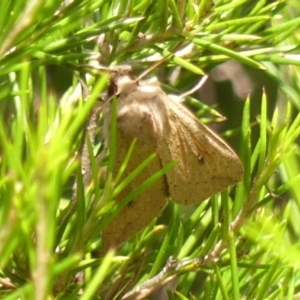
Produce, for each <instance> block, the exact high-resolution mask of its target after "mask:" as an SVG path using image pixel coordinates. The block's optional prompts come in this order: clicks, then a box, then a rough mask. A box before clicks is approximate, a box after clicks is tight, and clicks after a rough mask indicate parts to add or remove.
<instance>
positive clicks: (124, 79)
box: [109, 73, 138, 95]
mask: <svg viewBox="0 0 300 300" xmlns="http://www.w3.org/2000/svg"><path fill="white" fill-rule="evenodd" d="M110 81H111V84H110V90H109V93H111V92H113V94H112V95H120V94H123V95H128V94H131V93H133V92H134V91H136V89H137V86H138V82H137V80H136V79H135V77H134V76H133V75H132V74H129V73H128V74H122V75H120V74H113V75H112V76H111V80H110Z"/></svg>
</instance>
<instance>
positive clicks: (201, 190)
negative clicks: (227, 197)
mask: <svg viewBox="0 0 300 300" xmlns="http://www.w3.org/2000/svg"><path fill="white" fill-rule="evenodd" d="M112 81H113V84H114V85H115V86H116V88H117V93H116V95H117V101H118V102H117V137H116V140H117V153H116V161H115V167H114V172H115V173H114V175H116V173H117V172H118V170H119V168H120V166H121V165H122V163H123V161H124V158H125V155H126V153H127V151H128V148H129V147H130V145H131V143H132V141H133V140H134V139H136V145H135V147H134V150H133V153H132V156H131V157H130V161H129V164H128V166H127V168H126V170H125V172H124V174H123V178H125V177H127V176H128V174H130V173H131V172H132V171H133V170H135V169H136V168H137V167H138V166H139V165H140V164H141V162H142V161H144V160H145V159H146V158H147V157H149V156H150V155H151V154H153V153H156V156H155V158H154V160H152V161H151V163H150V164H149V165H148V166H147V167H146V168H145V169H144V170H143V171H142V172H141V173H140V174H139V175H138V176H137V177H136V178H135V179H134V180H133V181H132V182H131V183H130V184H129V185H128V186H127V187H126V188H125V189H124V190H123V191H122V192H121V193H120V194H119V195H118V196H117V198H116V199H115V200H116V201H120V200H122V199H123V198H124V197H125V196H126V195H127V194H128V193H129V192H130V191H131V190H133V189H134V188H136V187H138V186H139V185H141V184H142V183H143V182H144V181H145V180H146V179H148V178H149V177H151V176H152V175H153V174H154V173H156V172H158V171H159V170H160V169H162V167H163V166H165V165H167V164H169V163H170V162H172V161H178V163H177V165H176V166H175V167H174V168H173V169H172V170H171V171H169V172H167V173H166V175H165V176H163V177H162V178H160V179H159V180H158V181H156V182H155V183H154V184H153V185H152V186H151V187H150V188H148V189H147V190H145V191H144V192H143V193H142V194H140V195H139V196H137V197H136V198H135V199H134V200H133V201H131V202H130V203H129V204H128V205H127V206H125V207H124V208H123V209H122V210H121V212H120V213H119V214H118V215H117V217H116V218H115V219H114V220H113V221H112V222H111V223H110V224H109V225H108V226H107V227H106V228H105V230H104V232H103V235H102V240H103V248H104V249H108V248H111V247H116V246H118V245H120V244H121V243H122V242H124V241H126V240H127V239H128V238H130V237H132V236H133V235H135V234H136V233H137V232H138V231H140V230H141V229H143V228H145V227H146V226H147V225H148V224H149V223H150V222H151V221H152V220H153V219H154V218H155V217H157V216H158V215H159V214H160V213H161V211H162V210H163V208H164V207H165V205H166V203H167V200H168V198H169V197H170V198H171V199H172V200H173V201H175V202H177V203H179V204H184V205H188V204H197V203H200V202H202V201H203V200H205V199H207V198H209V197H211V196H213V195H215V194H217V193H219V192H221V191H223V190H225V189H226V188H227V187H228V186H229V185H234V184H235V183H237V182H238V181H240V180H241V178H242V176H243V166H242V164H241V162H240V160H239V158H238V157H237V155H236V154H235V153H234V152H233V150H231V149H230V147H229V146H228V145H227V144H226V143H225V142H224V141H223V140H221V139H220V138H219V137H218V136H217V135H216V134H215V133H213V132H212V131H211V130H210V129H208V128H207V127H206V126H204V125H203V124H202V123H201V122H200V121H199V120H198V119H197V118H196V117H195V116H194V115H193V114H192V113H191V112H190V111H189V110H188V109H187V108H185V107H184V106H183V105H182V104H180V103H179V102H177V101H175V100H174V99H173V98H172V97H169V96H168V95H166V94H165V93H164V92H163V90H162V89H161V88H160V86H159V85H158V84H156V83H151V82H150V81H149V82H144V83H143V82H137V81H136V80H134V79H133V78H132V76H131V74H130V73H128V72H127V73H126V72H125V74H124V73H123V74H121V73H119V74H116V75H114V76H113V79H112ZM110 125H111V107H110V104H108V105H105V109H104V124H103V131H104V136H105V137H106V144H107V146H109V138H108V137H109V132H110Z"/></svg>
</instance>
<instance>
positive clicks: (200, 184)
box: [158, 96, 243, 204]
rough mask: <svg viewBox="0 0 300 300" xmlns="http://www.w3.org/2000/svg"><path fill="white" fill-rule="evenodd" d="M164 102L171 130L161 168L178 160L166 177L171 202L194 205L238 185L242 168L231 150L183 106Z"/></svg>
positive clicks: (162, 148) (162, 152) (162, 149)
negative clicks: (166, 106)
mask: <svg viewBox="0 0 300 300" xmlns="http://www.w3.org/2000/svg"><path fill="white" fill-rule="evenodd" d="M165 97H167V96H165ZM165 101H168V102H169V110H168V119H169V120H170V124H171V126H170V127H169V130H170V131H169V132H168V134H166V135H165V137H164V139H163V141H161V143H160V144H159V149H158V153H159V156H160V158H161V160H162V162H163V164H164V163H166V162H167V161H169V160H170V159H179V164H178V165H177V166H176V167H175V168H174V169H173V170H171V171H170V172H169V173H168V174H167V181H168V186H169V192H170V196H171V198H172V199H173V200H174V201H176V202H178V203H181V204H195V203H199V202H201V201H202V200H205V199H207V198H209V197H210V196H213V195H215V194H217V193H219V192H221V191H223V190H224V189H226V188H227V187H228V186H229V185H233V184H235V183H237V182H238V181H240V180H241V178H242V175H243V166H242V164H241V162H240V160H239V158H238V157H237V156H236V154H235V153H234V152H233V150H231V149H230V147H229V146H228V145H227V144H226V143H225V142H224V141H222V140H221V139H220V138H219V137H218V136H217V135H216V134H215V133H213V132H212V131H211V130H210V129H208V128H207V127H206V126H204V125H203V124H202V123H201V122H200V121H199V120H198V119H197V118H196V117H195V116H194V115H193V114H192V113H191V112H189V111H188V110H187V109H186V108H185V107H184V106H183V105H181V104H180V103H178V102H177V101H173V100H171V99H170V98H168V99H167V100H165Z"/></svg>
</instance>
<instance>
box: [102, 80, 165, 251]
mask: <svg viewBox="0 0 300 300" xmlns="http://www.w3.org/2000/svg"><path fill="white" fill-rule="evenodd" d="M121 79H122V80H120V81H118V82H117V83H118V84H119V86H118V89H119V91H118V93H119V95H118V107H117V134H116V140H117V155H116V160H115V165H114V172H115V174H117V172H118V170H119V168H120V167H121V165H122V163H123V161H124V158H125V156H126V153H127V150H128V149H129V147H130V144H131V142H132V140H133V139H137V142H136V145H135V147H134V149H133V152H132V155H131V158H130V160H129V162H128V165H127V167H126V169H125V171H124V173H123V176H122V178H126V177H127V176H129V174H131V173H132V172H134V171H135V170H136V169H137V168H138V167H139V166H140V165H141V164H142V163H143V161H144V160H145V159H146V158H147V157H149V156H150V155H153V153H155V154H156V155H155V156H154V158H153V160H152V161H151V162H150V163H149V164H148V165H147V166H146V167H145V168H144V169H143V171H142V172H141V173H139V175H138V176H136V177H135V178H134V180H132V181H131V182H130V184H128V185H127V186H126V187H125V188H124V189H123V190H122V191H121V192H120V194H119V195H118V196H117V197H116V201H121V200H122V199H124V198H125V197H126V196H127V195H128V194H129V193H130V192H131V191H132V190H134V189H136V188H138V187H139V186H140V185H142V184H143V182H145V181H146V180H147V179H149V178H150V177H151V176H152V175H153V174H155V173H157V172H159V171H160V170H161V169H162V168H163V165H162V164H161V161H160V158H159V156H158V155H157V152H156V147H157V144H156V142H157V141H156V136H157V135H158V134H159V132H160V131H161V130H163V128H164V125H163V122H164V120H163V119H160V117H152V111H153V109H154V110H155V109H156V108H157V106H156V104H155V99H156V98H157V95H156V94H157V93H156V92H155V91H153V90H152V91H151V89H150V90H147V92H145V91H141V87H139V86H137V85H136V83H134V85H133V84H132V83H133V80H132V79H129V80H128V81H127V78H121ZM104 113H105V115H104V126H103V128H104V130H106V133H105V135H106V136H108V134H109V128H110V125H109V120H110V109H109V108H107V109H106V111H105V112H104ZM167 196H168V187H167V182H166V177H165V176H162V177H161V178H160V179H158V180H157V181H155V182H154V183H153V185H152V186H151V187H150V188H148V189H147V190H145V191H144V192H143V193H142V194H141V195H138V196H137V197H136V198H135V199H134V200H132V201H131V202H130V203H129V204H128V205H127V206H125V207H124V208H123V209H122V210H121V212H120V213H119V214H118V215H117V217H116V218H115V219H114V220H113V221H112V222H111V223H110V224H109V225H108V226H107V227H106V228H105V230H104V232H103V235H102V237H103V247H104V249H108V248H110V247H114V246H117V245H119V244H121V243H122V242H124V241H125V240H127V239H128V238H130V237H131V236H133V235H135V234H136V233H137V232H138V231H140V230H141V229H143V228H144V227H146V226H147V225H148V224H149V223H150V222H151V221H152V220H153V219H154V218H155V217H156V216H158V215H159V214H160V213H161V211H162V209H163V208H164V207H165V205H166V203H167V200H166V198H167Z"/></svg>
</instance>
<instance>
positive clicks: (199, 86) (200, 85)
mask: <svg viewBox="0 0 300 300" xmlns="http://www.w3.org/2000/svg"><path fill="white" fill-rule="evenodd" d="M207 79H208V75H204V76H203V77H202V78H201V79H200V81H199V82H198V83H197V84H196V85H195V86H194V87H193V88H192V89H191V90H189V91H187V92H185V93H183V94H181V95H180V98H185V97H187V96H190V95H192V94H193V93H195V92H196V91H198V90H199V89H201V87H202V86H203V85H204V83H205V82H206V81H207Z"/></svg>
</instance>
